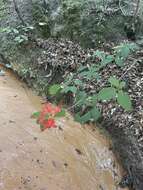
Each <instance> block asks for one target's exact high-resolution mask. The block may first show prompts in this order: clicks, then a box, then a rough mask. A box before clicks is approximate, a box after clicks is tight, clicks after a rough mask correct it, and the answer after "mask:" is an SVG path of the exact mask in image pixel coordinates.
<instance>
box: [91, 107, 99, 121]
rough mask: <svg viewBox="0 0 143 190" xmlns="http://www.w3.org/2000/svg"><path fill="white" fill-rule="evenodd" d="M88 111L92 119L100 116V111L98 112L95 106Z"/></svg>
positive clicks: (95, 119)
mask: <svg viewBox="0 0 143 190" xmlns="http://www.w3.org/2000/svg"><path fill="white" fill-rule="evenodd" d="M90 113H91V117H92V118H93V120H94V121H97V120H98V119H99V118H100V116H101V113H100V111H99V109H98V108H96V107H94V108H93V109H92V110H91V111H90Z"/></svg>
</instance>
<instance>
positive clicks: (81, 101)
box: [75, 91, 87, 106]
mask: <svg viewBox="0 0 143 190" xmlns="http://www.w3.org/2000/svg"><path fill="white" fill-rule="evenodd" d="M75 98H76V101H75V102H76V104H77V106H82V105H85V104H86V98H87V94H86V92H84V91H78V93H77V95H76V97H75Z"/></svg>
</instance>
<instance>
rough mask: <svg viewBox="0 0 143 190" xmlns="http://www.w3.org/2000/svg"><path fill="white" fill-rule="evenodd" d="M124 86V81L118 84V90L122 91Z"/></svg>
mask: <svg viewBox="0 0 143 190" xmlns="http://www.w3.org/2000/svg"><path fill="white" fill-rule="evenodd" d="M125 86H126V83H125V82H124V81H122V82H120V85H119V88H120V89H122V88H124V87H125Z"/></svg>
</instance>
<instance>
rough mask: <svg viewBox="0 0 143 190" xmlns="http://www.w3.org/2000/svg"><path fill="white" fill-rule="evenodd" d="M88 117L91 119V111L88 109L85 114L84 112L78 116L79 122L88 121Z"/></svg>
mask: <svg viewBox="0 0 143 190" xmlns="http://www.w3.org/2000/svg"><path fill="white" fill-rule="evenodd" d="M90 119H91V113H90V111H89V112H87V113H86V114H84V115H83V116H81V117H80V123H81V124H84V123H86V122H88V121H90Z"/></svg>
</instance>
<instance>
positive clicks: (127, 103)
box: [117, 91, 132, 111]
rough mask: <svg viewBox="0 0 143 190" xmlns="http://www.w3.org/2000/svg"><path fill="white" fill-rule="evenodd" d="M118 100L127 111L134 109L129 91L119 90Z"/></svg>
mask: <svg viewBox="0 0 143 190" xmlns="http://www.w3.org/2000/svg"><path fill="white" fill-rule="evenodd" d="M117 102H118V104H119V105H121V106H122V107H123V108H124V109H125V110H126V111H130V110H131V109H132V103H131V100H130V97H129V95H128V94H127V93H125V92H123V91H119V93H118V97H117Z"/></svg>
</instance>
